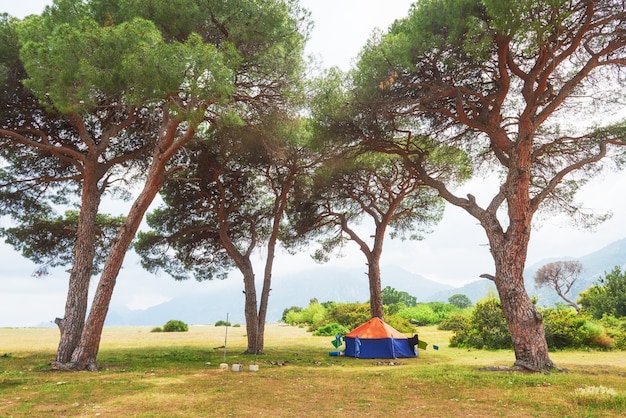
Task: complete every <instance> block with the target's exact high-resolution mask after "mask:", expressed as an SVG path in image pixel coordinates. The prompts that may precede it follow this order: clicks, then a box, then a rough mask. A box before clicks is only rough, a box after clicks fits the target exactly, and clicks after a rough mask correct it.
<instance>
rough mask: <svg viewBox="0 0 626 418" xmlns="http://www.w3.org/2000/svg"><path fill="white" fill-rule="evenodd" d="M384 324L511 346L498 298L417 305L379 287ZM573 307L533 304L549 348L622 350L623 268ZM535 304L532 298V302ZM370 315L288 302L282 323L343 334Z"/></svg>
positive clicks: (482, 345)
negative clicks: (429, 328)
mask: <svg viewBox="0 0 626 418" xmlns="http://www.w3.org/2000/svg"><path fill="white" fill-rule="evenodd" d="M383 301H384V310H385V317H384V319H385V322H387V323H388V324H389V325H391V326H392V327H394V328H396V329H397V330H398V331H401V332H404V333H407V334H409V333H413V332H416V331H417V327H418V326H426V325H437V327H438V328H439V329H441V330H449V331H453V336H452V337H451V339H450V346H451V347H463V348H474V349H510V348H512V347H513V343H512V339H511V334H510V332H509V329H508V325H507V322H506V319H505V317H504V313H503V311H502V307H501V304H500V300H499V299H498V298H497V296H495V295H488V296H487V297H486V298H484V299H482V300H480V301H479V302H477V303H476V305H475V306H472V304H471V301H470V300H469V298H468V297H467V296H465V295H460V294H459V295H454V296H451V297H450V298H449V299H448V303H444V302H428V303H417V301H416V298H415V297H413V296H410V295H409V294H407V293H406V292H401V291H397V290H395V289H393V288H391V287H386V288H385V289H383ZM577 302H578V304H579V305H580V307H581V309H580V310H579V311H577V310H576V309H574V308H573V307H571V306H569V305H565V304H561V305H557V306H556V307H549V308H537V310H538V312H539V314H540V315H541V316H542V318H543V326H544V329H545V334H546V341H547V343H548V347H549V348H550V350H560V349H601V350H610V349H617V350H626V271H624V272H622V270H621V268H620V267H615V268H614V269H613V270H612V271H611V272H609V273H606V274H605V276H604V277H602V278H600V279H599V281H598V283H597V284H595V285H593V286H592V287H590V288H589V289H587V290H586V291H585V292H582V293H581V294H580V296H579V298H578V301H577ZM535 303H536V300H535ZM369 319H370V316H369V303H337V302H324V303H320V302H318V301H317V299H313V300H311V302H310V304H309V305H308V306H307V307H304V308H303V307H297V306H293V307H290V308H287V309H285V310H284V312H283V316H282V321H283V322H285V323H287V324H290V325H298V326H307V327H308V330H309V331H311V332H312V333H313V335H337V334H345V333H348V332H349V331H350V330H352V329H354V328H356V327H357V326H358V325H360V324H362V323H364V322H366V321H367V320H369Z"/></svg>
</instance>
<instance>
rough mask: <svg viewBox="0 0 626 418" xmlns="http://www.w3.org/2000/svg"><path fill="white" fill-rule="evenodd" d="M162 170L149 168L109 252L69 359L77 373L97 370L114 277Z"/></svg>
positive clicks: (115, 279) (159, 187) (158, 182)
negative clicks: (78, 340) (89, 308)
mask: <svg viewBox="0 0 626 418" xmlns="http://www.w3.org/2000/svg"><path fill="white" fill-rule="evenodd" d="M162 170H163V167H161V168H158V167H157V169H151V170H150V172H149V174H148V177H147V180H146V184H145V186H144V189H143V190H142V192H141V193H140V194H139V196H138V197H137V199H135V202H134V203H133V206H132V207H131V209H130V211H129V213H128V216H127V218H126V222H125V223H124V225H123V226H122V228H121V229H120V231H119V232H118V234H117V236H116V237H115V239H114V240H113V243H112V245H111V251H110V253H109V255H108V257H107V260H106V263H105V265H104V268H103V270H102V275H101V276H100V281H99V282H98V287H97V288H96V293H95V295H94V299H93V303H92V306H91V311H90V312H89V317H88V318H87V322H86V324H85V328H84V329H83V333H82V335H81V339H80V344H79V345H78V347H77V348H76V350H74V353H73V354H72V358H71V368H72V369H77V370H83V369H87V370H92V371H93V370H97V365H96V357H97V355H98V350H99V347H100V338H101V336H102V328H103V327H104V321H105V319H106V315H107V312H108V310H109V304H110V302H111V297H112V295H113V289H114V288H115V283H116V281H117V276H118V275H119V272H120V270H121V268H122V264H123V262H124V257H125V256H126V252H127V251H128V248H129V247H130V245H131V243H132V240H133V238H134V237H135V234H136V233H137V230H138V229H139V225H140V224H141V220H142V219H143V217H144V215H145V213H146V211H147V210H148V207H149V206H150V204H151V203H152V201H153V200H154V197H155V196H156V195H157V193H158V192H159V190H160V189H161V186H162V185H163V181H164V174H163V171H162Z"/></svg>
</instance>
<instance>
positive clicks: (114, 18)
mask: <svg viewBox="0 0 626 418" xmlns="http://www.w3.org/2000/svg"><path fill="white" fill-rule="evenodd" d="M306 26H307V21H306V14H305V13H303V12H302V11H301V10H300V9H299V8H298V7H297V4H295V3H291V2H283V1H268V2H264V3H263V5H260V4H258V3H257V2H253V1H246V0H229V1H208V2H207V1H195V0H179V1H175V2H165V1H160V0H148V1H146V2H133V1H126V0H113V1H100V0H92V1H88V2H83V1H80V0H57V1H55V2H54V4H53V5H52V6H50V7H47V8H46V10H45V11H44V13H42V14H41V16H30V17H28V18H26V19H24V20H23V21H16V20H7V19H5V20H4V21H3V26H2V27H1V29H2V36H3V37H4V36H6V37H7V38H8V39H9V41H11V42H9V43H8V44H7V45H8V46H9V48H3V49H2V51H0V52H2V53H3V54H5V55H6V57H7V58H8V60H4V59H3V63H5V67H3V75H5V74H8V77H4V81H5V82H6V84H7V85H8V86H9V87H10V89H8V90H7V92H8V93H7V94H5V95H3V100H6V101H7V103H8V106H7V107H6V108H5V107H3V110H2V111H3V112H4V113H3V118H2V123H1V124H0V141H2V143H1V145H2V149H3V155H2V156H3V158H5V159H6V161H7V162H8V163H9V164H11V169H10V170H9V169H7V170H6V171H5V172H6V173H10V174H3V182H4V186H5V189H4V190H3V195H5V196H9V197H12V198H13V197H16V196H17V198H14V199H12V200H8V202H9V203H11V204H12V205H14V207H19V206H20V205H21V206H22V207H27V206H28V207H33V208H34V207H35V203H37V204H39V200H40V197H41V193H40V194H36V193H31V194H25V195H24V196H25V198H26V197H29V199H30V200H26V199H20V198H19V195H18V194H17V191H18V190H19V189H20V188H21V189H26V188H27V187H26V185H33V187H38V188H39V189H43V190H46V191H47V190H53V188H48V187H47V185H49V184H52V182H54V181H58V182H60V183H61V184H65V183H67V182H70V184H71V185H73V186H74V189H73V190H80V192H78V196H79V197H78V200H80V208H81V210H80V215H79V221H78V228H77V239H76V245H75V255H74V260H75V264H74V266H73V268H72V272H71V274H70V291H69V292H68V302H67V304H66V315H65V318H64V319H63V322H62V323H61V324H62V325H60V326H61V331H62V337H61V343H60V347H59V351H58V353H57V358H58V362H57V363H59V364H63V363H68V364H70V367H72V368H83V367H87V368H94V367H95V357H96V354H97V351H98V345H99V339H100V334H101V329H102V325H103V323H104V318H105V316H106V312H107V309H108V303H109V301H110V298H111V294H112V291H113V288H114V285H115V279H116V277H117V274H118V272H119V269H120V268H121V264H122V261H123V259H124V254H125V252H126V250H127V249H128V247H129V246H130V244H131V242H132V239H133V237H134V234H135V232H136V230H137V228H138V227H139V224H140V222H141V219H142V218H143V215H144V213H145V211H146V210H147V208H148V206H149V205H150V203H151V202H152V200H153V199H154V197H155V195H156V193H157V192H158V191H159V189H160V187H161V186H162V184H163V182H164V181H165V178H166V177H167V176H168V174H169V173H170V172H171V171H172V170H175V169H176V167H177V158H175V156H176V155H177V153H179V152H180V151H181V150H182V148H183V147H185V146H186V145H187V144H188V143H189V142H190V141H192V140H193V139H194V137H195V135H196V133H197V132H198V130H202V129H208V128H209V127H210V126H215V125H217V124H226V125H228V124H233V123H240V121H241V120H242V116H243V114H244V113H245V114H246V115H248V114H249V113H250V112H249V111H247V110H246V109H247V108H249V107H250V106H249V105H250V103H252V102H265V103H268V104H269V103H272V102H273V101H274V99H275V97H276V95H277V94H278V91H280V90H286V89H288V88H291V87H293V84H292V82H291V81H292V78H293V76H294V75H296V74H299V73H300V72H301V70H302V65H301V52H302V48H303V42H304V39H305V36H306ZM301 31H302V32H301ZM3 58H4V56H3ZM6 65H9V67H6ZM6 68H9V69H10V71H7V70H6ZM20 72H21V73H20ZM23 75H26V77H23ZM22 80H23V82H22ZM32 108H34V109H35V110H36V111H37V113H36V114H35V115H33V112H32V110H31V109H32ZM4 115H6V117H4ZM21 115H27V116H26V117H20V116H21ZM37 115H43V116H37ZM5 150H6V151H5ZM42 157H43V158H42ZM37 158H40V159H41V160H42V161H44V162H47V163H48V165H47V166H48V167H51V168H52V169H53V170H47V171H46V166H43V164H41V163H40V164H38V165H33V167H34V168H38V167H41V169H39V171H34V170H33V171H31V172H28V171H23V172H24V175H25V176H30V177H29V180H28V181H25V179H22V178H18V177H17V176H16V173H17V174H19V173H21V172H20V171H19V169H17V170H16V169H15V166H16V165H17V164H20V163H21V162H23V161H25V159H30V160H33V161H35V160H36V159H37ZM3 168H4V167H3ZM5 178H6V179H7V181H4V180H5ZM135 180H137V183H136V184H137V185H138V186H139V188H140V189H141V190H139V191H138V192H137V194H136V198H135V201H134V203H133V205H132V206H131V209H130V211H129V213H128V216H127V217H126V220H125V222H124V224H123V225H122V226H121V227H120V228H119V231H118V234H117V236H116V238H115V239H114V240H113V242H112V245H111V246H110V248H109V254H108V256H107V259H106V261H105V263H104V266H103V271H102V276H101V277H100V284H101V285H100V286H99V287H98V288H97V289H98V290H97V292H96V294H95V295H94V302H93V303H92V308H91V312H90V314H89V317H88V318H87V322H86V323H85V312H86V308H87V288H88V283H89V277H90V275H91V272H92V267H93V257H94V246H93V242H94V239H93V238H94V234H95V220H96V215H97V213H98V207H99V205H100V200H101V198H102V196H103V194H104V193H105V192H106V191H107V190H109V187H110V186H111V185H113V184H116V183H117V184H124V185H125V186H127V185H128V184H132V182H133V181H135ZM42 184H44V185H43V186H42ZM57 195H61V194H60V193H57ZM75 196H76V194H75ZM14 202H17V203H14ZM3 204H5V203H4V202H3ZM17 212H18V209H16V210H15V211H14V212H13V213H17ZM83 323H85V326H84V327H85V329H84V330H83ZM79 340H80V341H79ZM70 359H71V362H70Z"/></svg>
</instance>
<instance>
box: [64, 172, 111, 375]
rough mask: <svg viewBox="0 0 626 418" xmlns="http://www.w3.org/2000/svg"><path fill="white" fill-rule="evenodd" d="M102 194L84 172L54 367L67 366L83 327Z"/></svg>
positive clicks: (94, 177) (95, 179) (92, 175)
mask: <svg viewBox="0 0 626 418" xmlns="http://www.w3.org/2000/svg"><path fill="white" fill-rule="evenodd" d="M101 195H102V193H101V192H100V190H99V189H98V176H97V175H96V173H94V172H93V170H91V171H90V170H87V169H86V170H85V176H84V178H83V186H82V191H81V209H80V214H79V217H78V226H77V231H76V243H75V245H74V265H73V266H72V270H71V271H70V278H69V285H68V290H67V298H66V301H65V316H64V317H63V318H61V319H58V320H57V321H55V322H56V323H57V325H58V327H59V331H60V334H61V336H60V339H59V345H58V348H57V356H56V362H57V363H67V362H69V361H70V359H71V357H72V353H73V352H74V349H75V348H76V347H77V345H78V343H79V341H80V336H81V333H82V331H83V327H84V325H85V316H86V314H87V305H88V302H89V283H90V281H91V276H92V274H93V262H94V257H95V247H94V245H93V243H94V241H95V239H96V238H95V237H96V228H95V225H96V216H97V214H98V208H99V206H100V198H101Z"/></svg>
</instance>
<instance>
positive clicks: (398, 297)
mask: <svg viewBox="0 0 626 418" xmlns="http://www.w3.org/2000/svg"><path fill="white" fill-rule="evenodd" d="M382 299H383V305H394V304H400V303H402V304H404V305H405V306H415V305H416V304H417V298H416V297H415V296H411V295H409V294H408V293H407V292H404V291H400V290H396V289H394V288H393V287H391V286H386V287H385V288H384V289H383V290H382Z"/></svg>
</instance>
